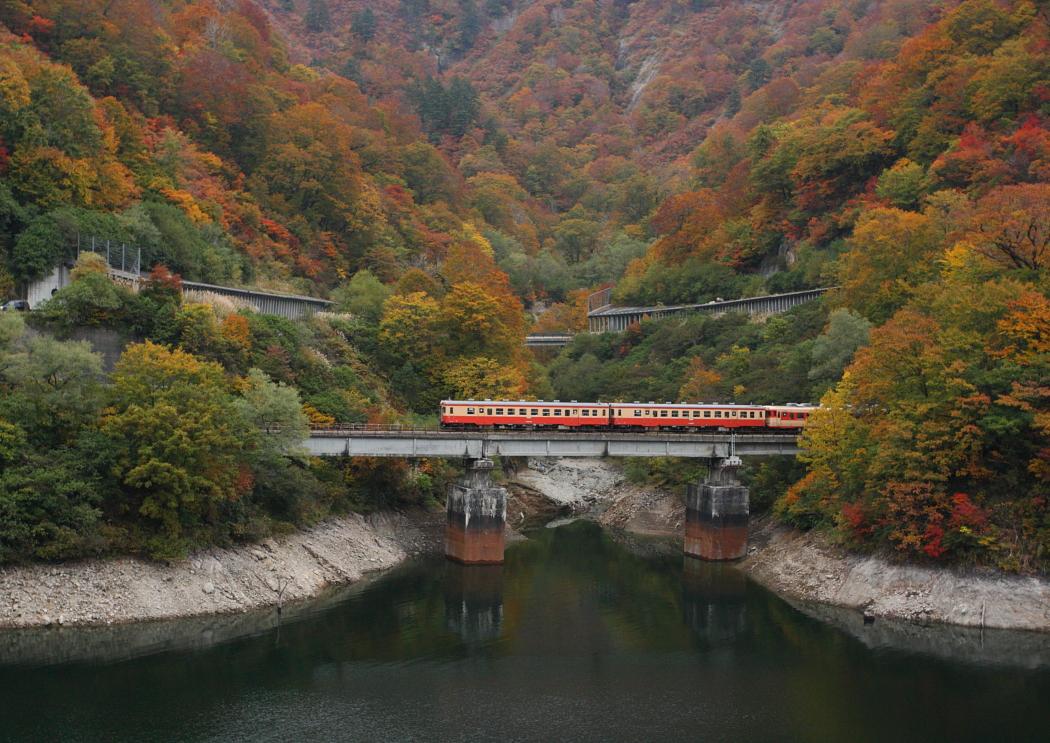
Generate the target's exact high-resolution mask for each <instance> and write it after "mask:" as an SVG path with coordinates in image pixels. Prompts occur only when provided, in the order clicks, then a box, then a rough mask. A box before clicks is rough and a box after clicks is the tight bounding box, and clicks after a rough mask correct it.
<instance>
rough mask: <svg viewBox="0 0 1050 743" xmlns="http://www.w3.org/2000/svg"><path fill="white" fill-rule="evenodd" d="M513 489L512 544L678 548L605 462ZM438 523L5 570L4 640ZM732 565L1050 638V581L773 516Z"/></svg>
mask: <svg viewBox="0 0 1050 743" xmlns="http://www.w3.org/2000/svg"><path fill="white" fill-rule="evenodd" d="M506 485H507V488H508V491H509V495H510V497H509V503H508V542H511V541H514V540H515V539H518V538H520V537H519V535H518V534H517V533H516V532H515V531H514V528H520V527H522V526H527V525H535V524H538V523H543V522H545V521H549V520H551V519H554V518H556V517H558V516H562V517H580V518H588V519H592V520H594V521H597V522H598V523H600V524H601V525H603V526H605V527H608V528H610V529H614V530H617V531H620V532H622V533H625V534H629V535H632V536H633V537H640V538H643V539H653V540H662V541H663V542H664V543H666V544H673V545H676V546H677V547H678V548H679V549H680V548H681V546H680V542H681V539H682V528H683V524H684V521H685V508H684V503H683V500H682V497H681V495H680V494H677V493H672V492H667V491H664V490H661V489H659V488H653V487H645V486H637V485H632V484H629V483H626V482H625V480H624V477H623V474H622V471H621V470H620V469H619V468H618V467H617V466H616V465H615V464H614V463H612V462H610V461H609V460H586V459H573V460H560V461H542V460H540V461H532V462H530V468H529V469H526V470H521V471H519V472H517V473H514V475H512V477H511V478H510V480H509V481H508V482H507V483H506ZM443 524H444V518H443V514H440V513H424V512H422V511H419V512H413V513H409V514H389V513H388V514H374V515H371V516H367V517H366V516H360V515H356V514H352V515H349V516H345V517H341V518H337V519H332V520H329V521H326V522H324V523H322V524H320V525H318V526H316V527H314V528H312V529H309V530H306V531H302V532H298V533H295V534H291V535H288V536H283V537H278V538H272V539H268V540H265V541H264V542H261V543H258V544H253V545H246V546H240V547H235V548H230V549H212V550H206V551H204V552H201V553H198V554H196V555H194V556H193V557H191V558H190V559H187V560H184V561H181V562H178V563H175V564H172V565H163V564H158V563H152V562H148V561H145V560H138V559H134V558H117V559H104V560H101V559H100V560H84V561H80V562H75V563H68V564H61V565H29V566H13V567H6V568H0V597H2V599H0V629H12V628H29V627H46V626H102V627H105V626H106V625H114V624H124V623H128V622H136V621H143V620H166V619H180V620H181V619H185V618H189V617H198V618H202V621H205V622H207V619H205V618H206V617H209V616H215V615H231V614H244V613H247V612H250V611H252V610H259V609H265V608H267V607H282V606H288V607H294V606H295V605H296V604H297V603H301V602H304V601H306V600H307V599H313V598H315V597H318V596H320V595H321V594H322V593H324V592H325V591H326V590H327V589H330V588H332V587H337V586H345V585H348V584H353V583H355V582H357V581H360V580H361V579H362V578H364V577H366V576H368V575H370V574H374V573H377V572H378V571H382V570H386V569H389V568H392V567H395V566H397V565H399V564H400V563H402V562H403V561H405V560H406V559H408V558H409V557H411V556H413V555H418V554H428V553H435V552H439V551H440V550H441V544H442V537H443V531H442V526H443ZM737 567H738V569H740V570H741V571H743V572H744V573H746V574H747V575H748V576H750V577H751V578H752V579H753V580H755V581H756V582H758V583H760V584H762V585H764V586H765V587H766V588H768V589H770V590H772V591H774V592H775V593H777V594H779V595H781V596H782V597H784V598H785V599H787V600H788V601H790V602H791V603H793V604H795V605H797V606H800V607H806V606H808V607H811V608H812V609H813V611H811V612H810V613H813V612H814V611H815V612H817V613H819V612H820V611H823V609H822V607H823V608H828V609H830V608H832V607H834V608H837V609H838V610H842V611H847V612H852V613H853V616H855V617H857V618H858V621H864V618H865V617H866V618H867V620H868V621H871V620H873V619H875V618H882V619H887V620H894V621H901V622H906V623H910V624H912V625H915V624H919V625H925V624H947V625H955V626H959V627H968V628H975V629H980V630H983V629H1011V630H1034V631H1038V632H1050V581H1047V580H1045V579H1039V578H1023V577H1015V576H1004V575H1001V574H998V573H995V572H993V571H988V572H986V573H980V572H976V571H962V570H952V569H946V568H931V567H923V566H915V565H904V564H897V563H894V562H893V561H891V560H889V559H887V558H885V557H881V556H878V555H856V554H851V553H848V552H846V551H844V550H842V549H840V548H838V547H836V546H835V545H832V544H831V543H830V542H829V541H828V540H827V539H826V538H824V537H823V536H822V535H820V534H815V533H805V534H804V533H801V532H797V531H794V530H791V529H788V528H785V527H782V526H778V525H777V524H775V523H774V522H772V520H771V519H769V518H760V519H755V520H753V522H752V528H751V536H750V547H749V554H748V557H747V558H746V559H745V560H743V561H742V562H740V563H738V564H737ZM291 610H292V611H294V609H291ZM253 621H254V620H253ZM146 634H147V635H149V633H148V632H147V633H146ZM2 651H3V643H2V642H0V652H2Z"/></svg>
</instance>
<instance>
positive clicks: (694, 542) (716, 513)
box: [685, 456, 750, 560]
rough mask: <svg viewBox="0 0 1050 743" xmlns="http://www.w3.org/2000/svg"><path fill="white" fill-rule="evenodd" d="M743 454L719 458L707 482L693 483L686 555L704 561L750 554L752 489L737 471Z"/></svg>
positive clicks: (687, 504) (688, 505)
mask: <svg viewBox="0 0 1050 743" xmlns="http://www.w3.org/2000/svg"><path fill="white" fill-rule="evenodd" d="M740 465H741V461H740V458H739V457H736V456H730V457H727V458H726V459H720V460H715V461H714V462H713V463H712V467H711V471H710V474H709V475H708V477H707V479H706V481H705V482H702V483H699V484H697V485H690V486H689V487H688V490H687V492H686V501H685V554H686V555H687V556H689V557H697V558H699V559H701V560H738V559H740V558H741V557H744V556H745V555H746V554H747V521H748V515H749V512H750V511H749V508H750V504H749V500H748V490H747V488H746V487H744V486H743V485H741V484H740V482H739V481H738V480H737V477H736V471H737V469H738V468H739V467H740Z"/></svg>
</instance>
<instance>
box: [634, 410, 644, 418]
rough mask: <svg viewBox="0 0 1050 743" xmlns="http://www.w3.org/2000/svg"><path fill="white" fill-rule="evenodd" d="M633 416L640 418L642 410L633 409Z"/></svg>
mask: <svg viewBox="0 0 1050 743" xmlns="http://www.w3.org/2000/svg"><path fill="white" fill-rule="evenodd" d="M634 417H635V418H641V417H642V411H641V410H636V411H634Z"/></svg>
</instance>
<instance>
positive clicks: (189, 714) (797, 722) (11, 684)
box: [0, 522, 1050, 741]
mask: <svg viewBox="0 0 1050 743" xmlns="http://www.w3.org/2000/svg"><path fill="white" fill-rule="evenodd" d="M326 601H327V602H329V603H328V604H327V605H322V606H321V607H320V608H318V609H317V610H316V611H314V610H313V609H311V607H300V610H299V613H298V614H297V615H295V613H294V612H289V611H288V610H286V612H285V621H284V622H283V623H282V625H281V627H280V631H279V632H277V631H276V630H275V629H273V628H272V627H271V625H272V619H273V617H272V615H266V614H264V615H259V616H257V617H255V618H251V617H240V618H211V619H209V620H206V621H205V620H202V621H201V622H199V623H195V622H187V623H181V624H179V625H177V627H176V625H154V626H153V627H152V629H151V630H150V631H145V630H143V629H141V628H137V629H132V628H124V629H114V628H107V630H106V632H105V633H104V634H102V635H100V634H98V633H97V632H94V633H93V632H84V633H80V634H78V633H77V632H75V631H70V630H62V631H61V632H60V633H53V634H50V635H49V634H47V633H29V634H25V633H22V634H18V633H8V634H0V721H2V722H0V740H16V741H23V740H25V741H55V740H62V741H96V740H99V741H101V740H105V741H169V740H180V741H205V740H216V741H219V740H221V741H228V740H234V741H256V740H259V739H267V740H355V739H365V740H433V739H441V740H478V739H482V740H496V739H498V740H501V741H503V740H548V739H551V738H558V739H573V740H624V739H626V740H650V739H665V740H686V739H688V740H697V739H704V740H753V741H763V740H776V741H785V740H851V741H866V740H871V741H882V740H894V741H908V740H916V741H920V740H921V741H926V740H953V741H962V740H988V739H995V740H1036V739H1040V738H1041V737H1042V736H1043V735H1044V734H1045V730H1046V726H1047V724H1048V723H1050V719H1048V716H1050V713H1048V710H1047V707H1046V705H1045V700H1046V699H1047V697H1048V695H1050V670H1048V669H1047V667H1045V666H1040V665H1039V663H1038V661H1036V662H1034V663H1032V662H1031V661H1028V667H1025V666H1021V667H1015V666H1001V665H1000V666H996V665H990V664H989V660H990V658H988V657H987V656H974V655H972V654H967V655H965V656H964V658H965V662H959V661H958V660H956V659H954V658H951V659H949V656H952V652H951V649H950V648H951V647H952V646H951V643H950V641H942V640H938V641H936V642H928V641H927V642H918V641H916V640H915V639H914V638H917V637H926V638H944V637H950V636H951V633H943V632H936V631H934V633H932V634H928V635H926V634H923V631H921V630H912V632H911V635H910V637H912V639H911V640H909V642H908V644H906V645H905V646H904V647H900V646H896V645H894V644H893V642H892V638H890V636H889V635H887V634H886V633H885V632H883V631H882V629H881V623H880V622H876V624H875V625H874V626H873V628H872V627H869V628H867V629H868V630H870V629H874V630H876V631H880V632H883V634H881V635H874V634H872V635H867V636H865V635H863V634H861V633H863V632H865V631H867V630H866V629H865V628H864V627H863V626H860V627H856V628H851V629H849V631H848V632H847V631H843V630H842V629H839V628H838V627H837V626H834V625H832V624H829V623H826V622H824V621H818V620H817V619H814V618H812V617H810V616H807V615H806V614H804V613H802V612H800V611H798V610H796V609H794V608H792V607H791V606H790V605H788V604H787V603H785V602H784V601H781V600H780V599H778V598H777V597H775V596H773V595H772V594H770V593H768V592H767V591H765V590H764V589H762V588H761V587H759V586H757V585H755V584H754V583H751V582H749V581H747V580H746V579H744V578H743V577H742V576H741V575H740V574H739V573H738V572H737V571H736V570H734V569H733V568H732V567H731V566H725V565H712V564H705V563H700V562H694V561H687V562H685V563H684V564H683V562H682V558H681V557H680V556H675V557H656V558H653V557H643V556H639V555H638V554H634V553H632V552H631V551H629V550H627V549H625V548H624V547H623V546H621V545H620V544H618V543H617V541H615V540H614V539H612V538H611V537H610V535H609V534H607V533H604V532H602V531H601V530H600V529H598V528H597V527H595V526H594V525H593V524H589V523H585V522H576V523H573V524H570V525H567V526H564V527H561V528H558V529H541V530H538V531H537V532H536V533H535V534H533V535H532V539H530V540H529V541H527V542H524V543H521V544H516V545H513V546H511V547H510V548H509V549H508V550H507V561H506V564H505V565H504V566H503V568H502V569H500V568H480V567H466V568H464V567H462V566H458V565H450V564H447V563H446V562H445V561H444V560H441V559H433V560H426V561H422V562H420V563H417V564H413V565H409V566H406V567H405V568H403V569H400V570H398V571H395V572H394V573H392V574H390V575H388V576H386V577H385V578H383V579H381V580H378V581H376V582H375V583H373V584H371V585H368V586H366V587H364V588H363V589H355V590H354V591H350V592H343V593H336V594H332V595H330V596H329V597H327V599H326ZM125 631H126V632H127V633H128V634H127V635H124V636H123V637H124V638H125V639H126V640H127V642H123V643H122V635H121V632H125ZM238 631H244V632H245V633H246V634H244V635H243V636H241V637H239V638H235V639H231V638H234V636H235V635H236V634H237V633H238ZM78 637H80V638H82V644H80V645H78V640H77V638H78ZM876 637H877V638H878V639H874V638H876ZM136 638H137V639H136ZM858 638H860V640H858ZM887 638H890V639H887ZM1032 638H1033V636H1031V635H1010V634H1009V633H997V635H996V639H995V641H994V642H995V643H996V644H997V646H998V647H1000V648H1009V647H1014V648H1025V647H1031V646H1030V645H1029V646H1026V645H1025V643H1026V642H1030V641H1031V640H1032ZM970 639H972V638H970ZM1035 639H1036V640H1037V641H1041V640H1042V639H1043V638H1041V637H1036V638H1035ZM52 640H55V641H56V642H53V643H52V642H51V641H52ZM968 641H969V640H968ZM866 643H867V644H866ZM988 644H989V643H988V642H986V645H985V647H987V646H988ZM122 645H124V646H128V645H135V646H137V647H138V648H139V649H140V650H139V652H141V651H142V650H144V649H147V648H151V647H152V648H163V651H162V652H157V653H155V654H152V655H146V656H141V657H130V656H132V655H133V654H134V653H129V652H127V651H126V650H125V649H124V648H122ZM48 647H59V648H61V651H60V652H58V653H57V654H52V655H49V653H48V651H47V648H48ZM927 648H930V649H932V648H938V650H937V652H938V653H939V654H938V655H930V654H929V653H927V652H925V649H927ZM920 649H921V650H920ZM1006 657H1009V653H1007V654H1006ZM1025 657H1026V658H1030V657H1031V655H1030V654H1029V655H1026V656H1025ZM75 659H78V660H75ZM1003 662H1009V661H1008V660H1007V661H1003Z"/></svg>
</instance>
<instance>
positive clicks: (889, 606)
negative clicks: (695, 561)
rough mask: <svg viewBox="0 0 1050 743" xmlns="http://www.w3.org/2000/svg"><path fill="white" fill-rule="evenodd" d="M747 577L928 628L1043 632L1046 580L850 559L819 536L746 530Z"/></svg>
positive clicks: (1049, 588) (1049, 612) (802, 596)
mask: <svg viewBox="0 0 1050 743" xmlns="http://www.w3.org/2000/svg"><path fill="white" fill-rule="evenodd" d="M752 542H753V544H754V546H753V548H752V552H751V554H750V555H749V556H748V558H747V559H746V560H745V561H744V562H743V563H742V566H741V567H742V569H743V570H745V571H746V572H747V573H748V575H750V576H751V577H752V578H754V579H755V580H757V581H758V582H759V583H762V584H763V585H765V586H766V587H767V588H770V589H772V590H773V591H776V592H777V593H779V594H782V595H785V596H787V597H790V598H792V599H798V600H802V601H807V602H816V603H820V604H829V605H832V606H840V607H845V608H849V609H855V610H858V611H859V612H862V613H863V615H864V616H866V617H869V618H874V617H886V618H892V619H901V620H905V621H908V622H913V623H920V624H928V623H934V622H937V623H947V624H955V625H960V626H963V627H978V628H980V627H984V628H989V629H993V628H998V629H1024V630H1038V631H1042V632H1050V581H1047V580H1044V579H1040V578H1030V577H1029V578H1025V577H1018V576H1008V575H1002V574H999V573H996V572H994V571H990V570H989V571H987V572H977V571H972V570H961V569H949V568H939V567H936V568H935V567H926V566H921V565H909V564H899V563H895V562H892V561H891V560H889V559H887V558H885V557H880V556H878V555H857V554H851V553H848V552H846V551H845V550H842V549H840V548H838V547H836V546H835V545H832V544H831V543H829V542H828V540H827V539H826V538H824V537H823V536H822V535H820V534H815V533H812V532H810V533H801V532H797V531H794V530H792V529H788V528H785V527H782V526H777V525H775V524H773V523H772V522H771V521H770V520H769V519H765V520H763V521H761V522H759V523H757V524H753V530H752Z"/></svg>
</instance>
